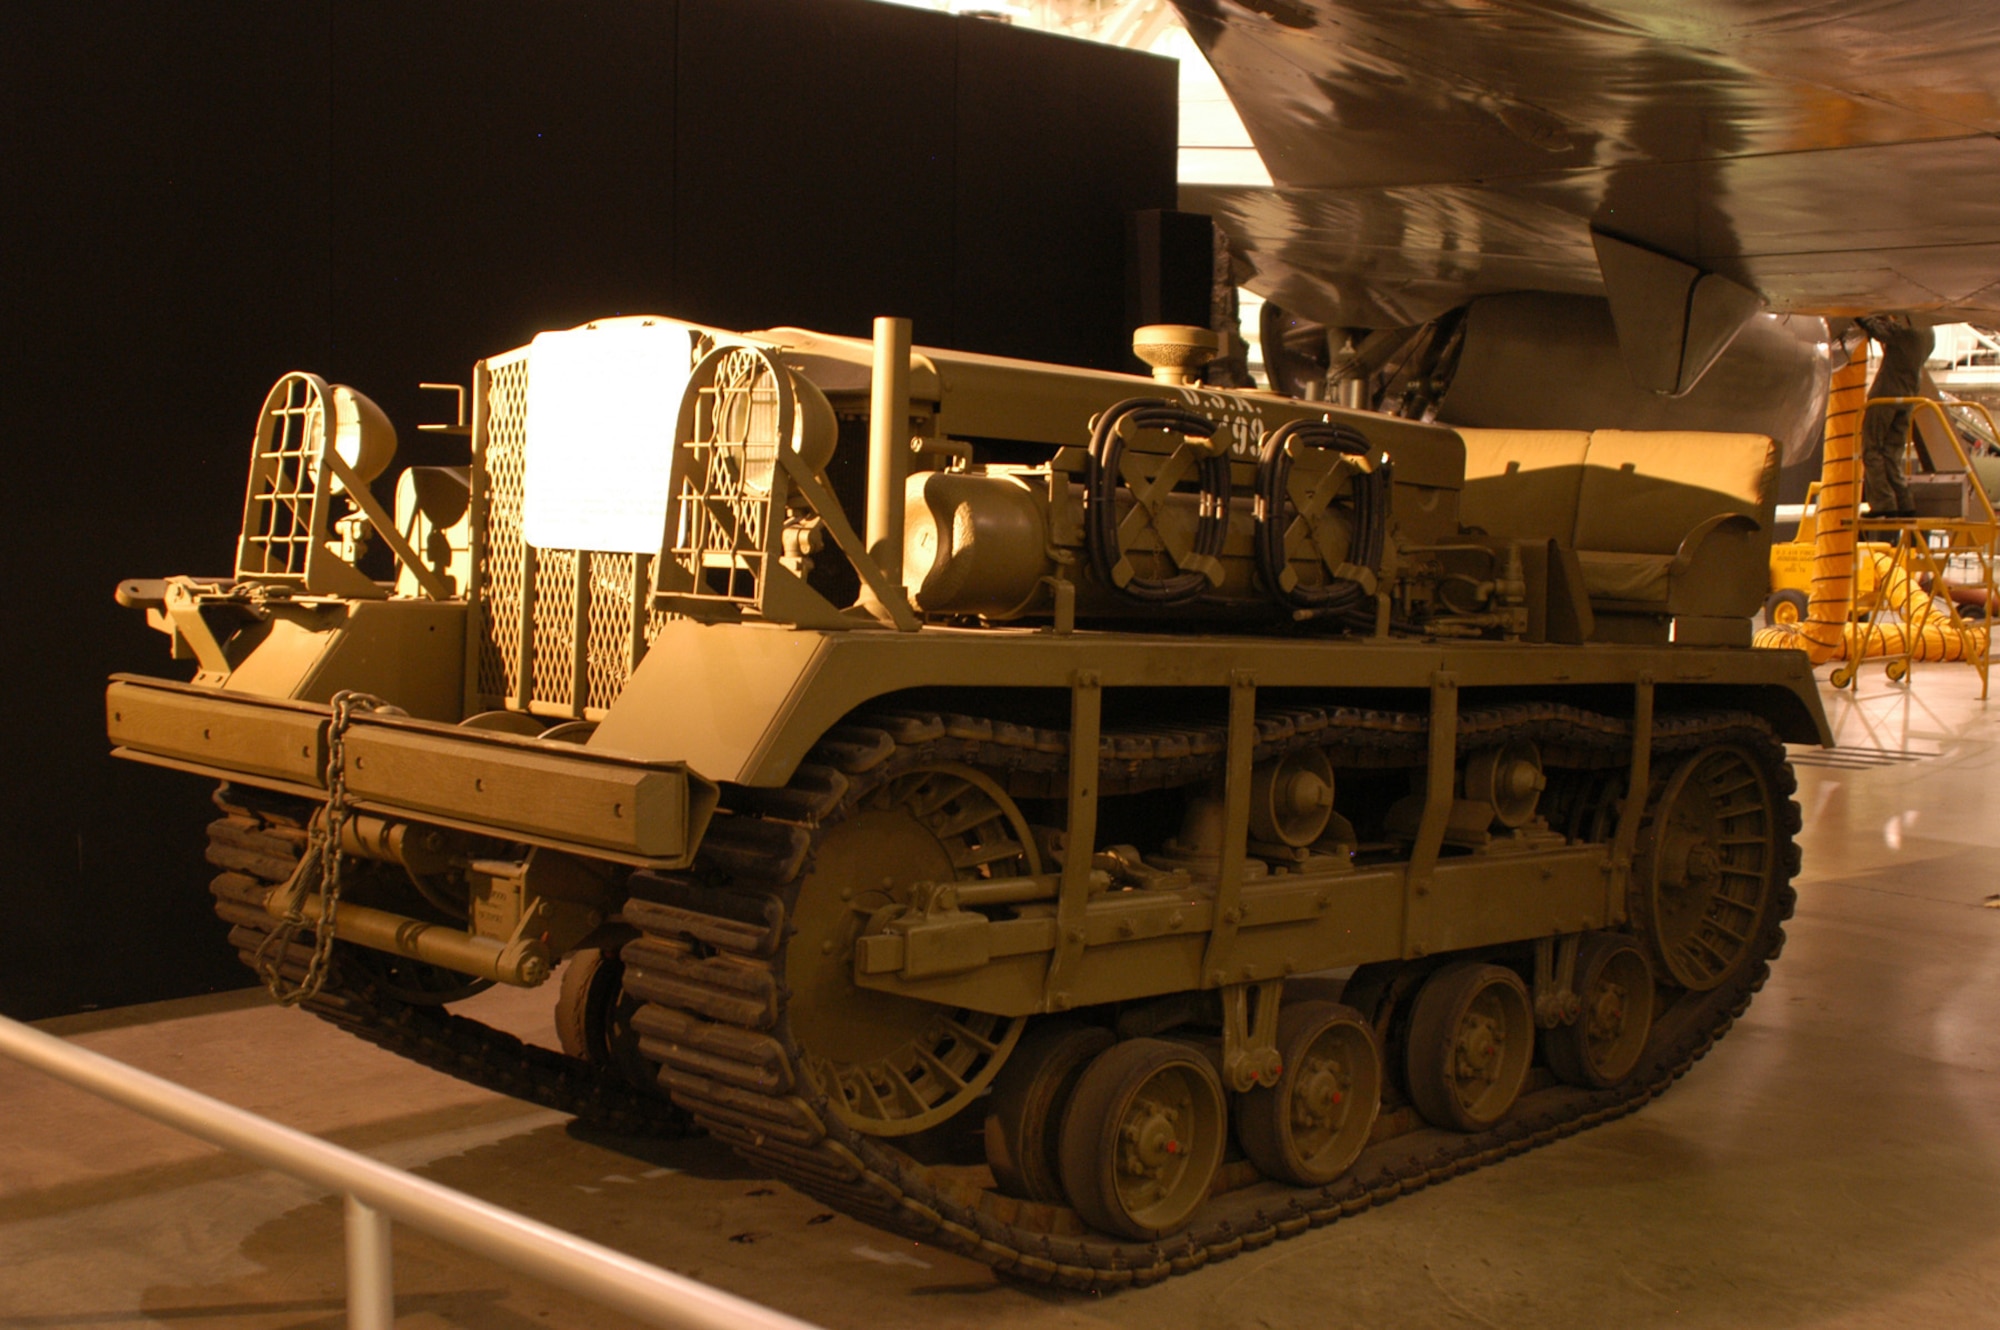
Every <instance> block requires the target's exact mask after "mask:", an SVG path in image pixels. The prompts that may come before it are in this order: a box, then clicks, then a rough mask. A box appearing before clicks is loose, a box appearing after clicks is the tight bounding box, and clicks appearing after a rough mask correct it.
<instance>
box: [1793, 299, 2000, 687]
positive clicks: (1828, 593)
mask: <svg viewBox="0 0 2000 1330" xmlns="http://www.w3.org/2000/svg"><path fill="white" fill-rule="evenodd" d="M1867 388H1868V342H1867V340H1866V339H1865V338H1864V339H1861V340H1859V341H1858V342H1857V343H1856V344H1855V346H1854V349H1853V350H1852V351H1851V352H1850V353H1849V354H1848V358H1847V362H1846V363H1845V364H1843V365H1839V366H1837V367H1835V369H1834V371H1833V375H1832V379H1831V383H1830V385H1829V390H1828V393H1827V403H1826V434H1825V440H1826V445H1825V455H1824V460H1823V461H1822V462H1821V466H1820V482H1819V525H1818V528H1817V530H1816V531H1815V533H1814V540H1813V579H1812V597H1811V599H1810V600H1808V601H1807V603H1806V617H1805V618H1803V619H1801V620H1800V621H1799V622H1797V623H1782V624H1774V625H1773V626H1771V627H1769V628H1766V629H1764V630H1762V631H1761V632H1759V633H1758V634H1757V637H1756V645H1758V646H1760V647H1778V648H1790V649H1792V650H1795V651H1803V652H1805V653H1806V656H1807V657H1808V658H1809V659H1811V661H1812V663H1813V664H1815V665H1819V664H1823V663H1824V662H1826V661H1829V660H1841V659H1846V660H1850V661H1857V660H1866V659H1868V658H1869V657H1871V656H1909V657H1910V658H1911V659H1912V660H1920V661H1950V660H1972V659H1976V658H1979V657H1983V656H1984V655H1985V654H1986V645H1987V630H1986V628H1984V627H1983V626H1982V627H1977V628H1974V627H1957V628H1954V627H1953V626H1952V623H1951V616H1950V615H1949V614H1947V613H1946V612H1944V611H1943V610H1940V609H1939V608H1938V607H1937V604H1936V602H1935V601H1933V600H1932V599H1931V594H1930V593H1929V592H1928V591H1925V590H1924V589H1923V588H1922V587H1921V586H1919V585H1918V584H1917V579H1916V578H1914V577H1912V576H1911V575H1910V571H1909V569H1908V568H1906V567H1904V566H1903V564H1902V562H1901V561H1899V560H1898V559H1897V558H1896V557H1895V554H1894V553H1893V551H1888V550H1871V551H1870V552H1869V554H1868V556H1867V557H1868V560H1869V564H1870V566H1871V568H1872V570H1873V572H1874V574H1875V585H1876V587H1877V589H1878V594H1879V595H1880V596H1881V598H1882V603H1883V604H1884V605H1886V606H1887V607H1888V608H1889V609H1891V610H1893V611H1895V612H1896V613H1897V614H1898V615H1899V616H1900V617H1901V619H1902V622H1900V623H1872V622H1871V623H1867V624H1852V625H1850V624H1849V622H1848V618H1849V610H1850V609H1851V608H1852V606H1853V603H1854V490H1855V479H1856V478H1855V472H1856V470H1858V467H1857V465H1856V462H1855V456H1854V440H1855V438H1856V437H1857V435H1858V434H1859V432H1860V425H1861V410H1862V405H1863V403H1864V402H1865V401H1866V400H1867Z"/></svg>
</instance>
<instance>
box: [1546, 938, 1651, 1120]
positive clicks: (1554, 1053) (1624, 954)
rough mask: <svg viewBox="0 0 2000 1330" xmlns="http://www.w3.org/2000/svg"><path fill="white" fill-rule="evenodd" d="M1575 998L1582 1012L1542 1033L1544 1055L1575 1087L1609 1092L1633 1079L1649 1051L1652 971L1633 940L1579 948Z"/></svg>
mask: <svg viewBox="0 0 2000 1330" xmlns="http://www.w3.org/2000/svg"><path fill="white" fill-rule="evenodd" d="M1576 993H1577V996H1578V998H1579V999H1580V1000H1581V1001H1582V1004H1583V1010H1582V1011H1581V1012H1580V1013H1579V1014H1578V1016H1577V1018H1576V1019H1575V1020H1573V1021H1571V1022H1570V1023H1569V1024H1567V1025H1558V1026H1556V1027H1555V1028H1553V1029H1549V1030H1544V1031H1542V1055H1543V1057H1544V1058H1546V1059H1547V1061H1548V1064H1549V1070H1551V1071H1553V1072H1554V1073H1555V1074H1556V1075H1557V1076H1559V1077H1561V1078H1562V1079H1563V1080H1565V1081H1567V1082H1569V1083H1570V1084H1571V1085H1581V1086H1585V1087H1588V1088H1591V1089H1598V1090H1602V1089H1608V1088H1610V1087H1611V1086H1614V1085H1616V1084H1618V1083H1619V1082H1620V1081H1622V1080H1624V1079H1625V1078H1626V1077H1627V1076H1629V1075H1631V1074H1632V1068H1633V1067H1635V1066H1637V1065H1638V1064H1639V1055H1640V1054H1641V1053H1643V1052H1645V1051H1646V1038H1647V1036H1648V1035H1650V1034H1651V1033H1652V1031H1653V967H1652V965H1651V964H1649V963H1648V962H1647V960H1646V953H1645V952H1643V951H1641V950H1639V948H1638V946H1637V945H1636V944H1635V943H1634V942H1633V941H1632V940H1631V939H1630V938H1625V937H1619V936H1617V935H1615V934H1611V933H1593V934H1591V935H1590V936H1589V937H1587V938H1585V939H1583V942H1582V943H1581V944H1580V945H1579V946H1578V948H1577V954H1576Z"/></svg>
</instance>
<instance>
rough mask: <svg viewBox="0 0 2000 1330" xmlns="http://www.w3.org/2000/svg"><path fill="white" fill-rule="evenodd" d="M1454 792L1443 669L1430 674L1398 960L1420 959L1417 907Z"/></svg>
mask: <svg viewBox="0 0 2000 1330" xmlns="http://www.w3.org/2000/svg"><path fill="white" fill-rule="evenodd" d="M1457 790H1458V678H1457V676H1455V675H1453V674H1452V673H1451V672H1450V671H1448V670H1439V671H1437V672H1436V673H1434V674H1432V675H1431V728H1430V757H1429V765H1428V766H1427V767H1426V768H1425V773H1424V814H1423V818H1422V820H1421V821H1419V822H1418V823H1417V838H1416V843H1415V844H1413V845H1412V846H1411V847H1410V866H1409V870H1408V877H1407V879H1406V881H1407V888H1406V889H1405V891H1404V893H1403V955H1404V957H1405V958H1414V957H1418V956H1422V955H1423V954H1424V952H1425V946H1424V944H1423V943H1421V942H1419V941H1418V940H1417V918H1416V916H1417V914H1418V912H1419V910H1420V902H1422V901H1424V900H1425V899H1426V898H1428V897H1429V896H1430V894H1431V879H1432V878H1433V877H1434V876H1435V875H1436V872H1437V861H1438V852H1439V851H1440V850H1441V849H1443V848H1444V834H1445V832H1446V831H1447V830H1448V829H1449V827H1450V823H1451V809H1452V804H1453V802H1454V801H1455V799H1456V797H1457Z"/></svg>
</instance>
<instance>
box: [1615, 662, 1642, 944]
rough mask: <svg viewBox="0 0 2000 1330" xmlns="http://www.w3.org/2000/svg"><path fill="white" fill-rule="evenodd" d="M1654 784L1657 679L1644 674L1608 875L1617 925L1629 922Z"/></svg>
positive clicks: (1636, 698)
mask: <svg viewBox="0 0 2000 1330" xmlns="http://www.w3.org/2000/svg"><path fill="white" fill-rule="evenodd" d="M1652 781H1653V676H1652V674H1651V672H1650V671H1649V672H1645V673H1642V674H1640V676H1639V680H1638V683H1637V684H1636V685H1635V686H1634V690H1633V697H1632V776H1631V780H1630V782H1629V783H1628V784H1627V787H1626V790H1625V806H1624V807H1623V808H1621V809H1620V810H1619V812H1618V830H1617V832H1616V833H1615V834H1614V835H1613V836H1612V840H1611V863H1610V865H1609V867H1608V871H1607V872H1606V874H1605V882H1604V890H1605V900H1604V917H1605V918H1606V919H1608V920H1610V921H1611V922H1613V923H1619V922H1622V921H1623V920H1624V918H1625V911H1626V907H1625V896H1626V890H1627V888H1628V886H1629V885H1630V883H1631V880H1632V852H1633V849H1634V848H1635V847H1636V846H1637V845H1638V843H1639V821H1640V819H1641V818H1642V817H1644V816H1645V812H1646V796H1647V795H1648V794H1649V793H1651V787H1652Z"/></svg>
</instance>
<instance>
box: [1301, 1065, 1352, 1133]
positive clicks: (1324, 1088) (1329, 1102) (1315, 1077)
mask: <svg viewBox="0 0 2000 1330" xmlns="http://www.w3.org/2000/svg"><path fill="white" fill-rule="evenodd" d="M1346 1099H1347V1077H1345V1076H1343V1075H1342V1074H1341V1068H1340V1065H1339V1064H1338V1063H1337V1062H1335V1061H1334V1060H1333V1059H1331V1058H1318V1057H1315V1058H1308V1059H1307V1060H1306V1063H1305V1065H1304V1066H1303V1067H1301V1068H1300V1069H1299V1079H1298V1083H1297V1084H1296V1085H1295V1086H1294V1087H1293V1088H1292V1125H1293V1126H1294V1127H1295V1128H1297V1129H1299V1130H1302V1131H1304V1130H1312V1129H1315V1128H1326V1127H1331V1126H1333V1125H1334V1124H1335V1122H1336V1121H1337V1120H1338V1119H1339V1116H1340V1106H1341V1104H1342V1103H1344V1102H1345V1101H1346Z"/></svg>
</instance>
